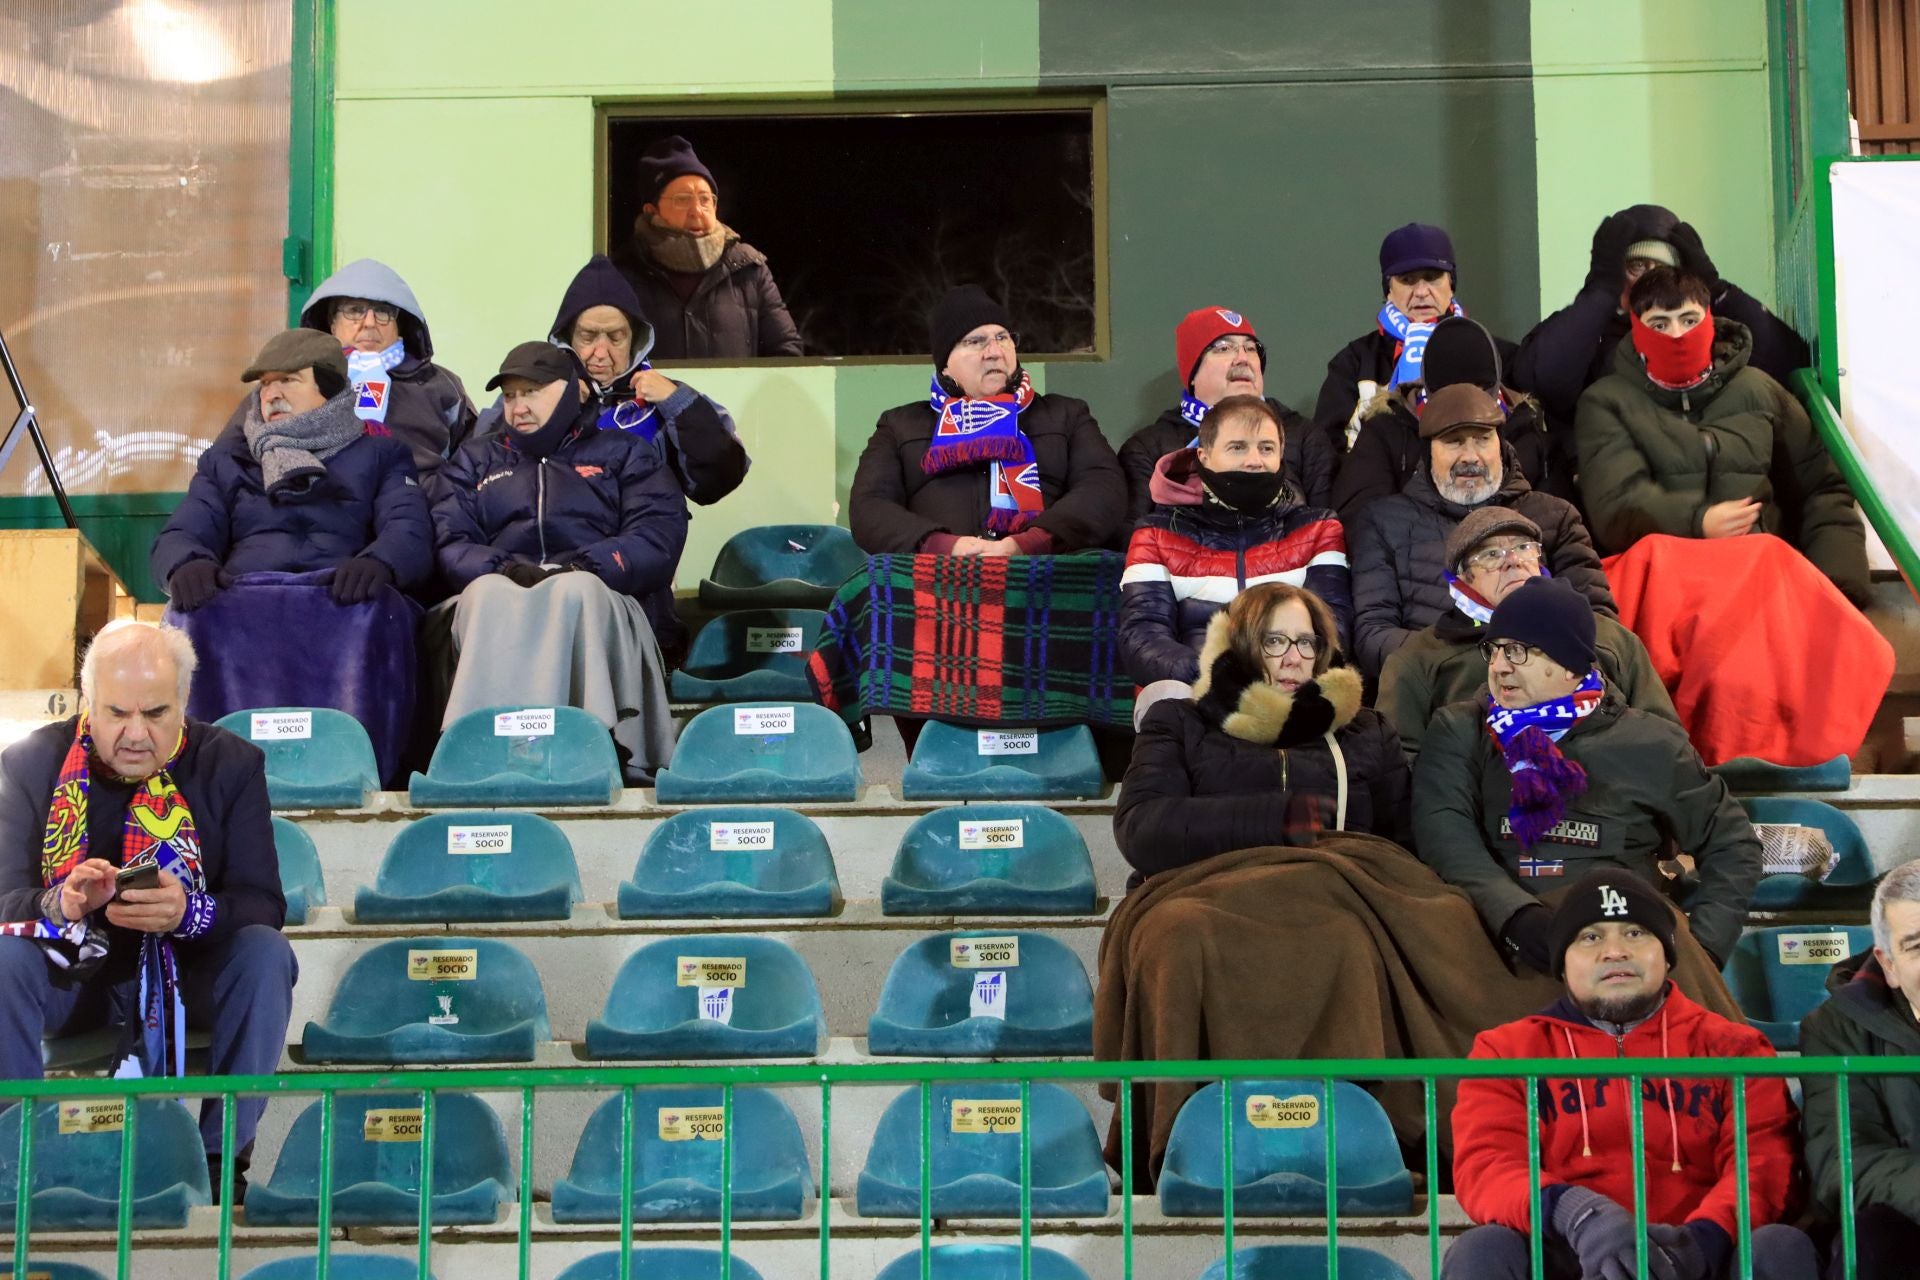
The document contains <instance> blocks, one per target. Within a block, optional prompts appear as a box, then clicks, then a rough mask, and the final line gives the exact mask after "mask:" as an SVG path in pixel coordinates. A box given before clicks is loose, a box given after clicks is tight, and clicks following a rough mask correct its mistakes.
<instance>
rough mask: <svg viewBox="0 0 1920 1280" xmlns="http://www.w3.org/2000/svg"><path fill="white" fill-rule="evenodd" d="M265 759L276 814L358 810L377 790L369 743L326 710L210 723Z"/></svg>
mask: <svg viewBox="0 0 1920 1280" xmlns="http://www.w3.org/2000/svg"><path fill="white" fill-rule="evenodd" d="M214 723H215V724H217V725H219V726H220V727H221V728H222V729H226V730H228V731H229V732H231V733H237V734H239V735H240V736H241V737H243V738H245V739H247V740H248V741H249V742H251V743H253V745H255V746H256V747H259V748H260V750H261V751H263V752H265V753H266V757H267V799H268V800H269V801H271V802H272V804H273V807H274V808H276V809H358V808H360V807H361V806H362V805H364V804H366V803H367V801H368V800H369V799H371V798H372V796H373V793H374V792H376V791H378V790H379V789H380V766H379V765H378V764H377V763H375V761H374V758H373V740H372V739H371V738H369V737H367V731H366V728H365V727H364V726H362V725H361V723H360V722H359V721H358V720H355V719H354V718H353V717H352V716H350V715H348V714H347V713H346V712H344V711H335V710H333V709H332V708H331V707H258V708H255V709H254V710H251V711H235V712H233V713H232V714H231V715H224V716H221V717H220V719H218V720H216V721H215V722H214Z"/></svg>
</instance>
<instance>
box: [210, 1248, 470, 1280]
mask: <svg viewBox="0 0 1920 1280" xmlns="http://www.w3.org/2000/svg"><path fill="white" fill-rule="evenodd" d="M319 1274H320V1261H319V1259H318V1258H316V1257H314V1256H313V1255H312V1254H303V1255H302V1256H300V1257H297V1258H276V1259H274V1260H273V1261H272V1262H263V1263H261V1264H260V1265H259V1266H257V1267H255V1268H254V1269H253V1270H251V1271H249V1272H247V1273H246V1274H245V1275H243V1276H241V1277H240V1280H315V1277H316V1276H318V1275H319ZM419 1274H420V1271H419V1266H418V1263H417V1260H416V1259H413V1258H394V1257H388V1256H386V1255H384V1254H378V1253H340V1252H335V1253H332V1254H330V1255H328V1258H327V1275H328V1276H330V1277H332V1280H414V1277H416V1276H418V1275H419ZM427 1280H433V1273H432V1272H428V1273H427Z"/></svg>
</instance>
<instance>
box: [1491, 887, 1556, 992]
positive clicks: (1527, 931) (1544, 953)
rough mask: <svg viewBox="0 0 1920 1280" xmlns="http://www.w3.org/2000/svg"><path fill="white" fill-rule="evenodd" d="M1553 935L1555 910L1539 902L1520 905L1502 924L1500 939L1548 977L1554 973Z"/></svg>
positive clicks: (1530, 966)
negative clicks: (1550, 909) (1548, 908)
mask: <svg viewBox="0 0 1920 1280" xmlns="http://www.w3.org/2000/svg"><path fill="white" fill-rule="evenodd" d="M1552 937H1553V912H1551V911H1549V910H1547V908H1546V907H1545V906H1544V905H1542V904H1541V903H1538V902H1530V903H1528V904H1527V905H1526V906H1524V907H1522V908H1520V909H1519V910H1518V911H1516V912H1514V913H1513V914H1512V915H1511V916H1509V917H1507V922H1506V923H1505V924H1503V925H1501V926H1500V941H1502V942H1504V943H1506V944H1507V949H1508V950H1509V951H1511V952H1513V954H1514V955H1516V956H1518V957H1519V958H1520V962H1521V963H1522V964H1524V965H1526V966H1527V968H1529V969H1533V970H1535V971H1536V972H1539V973H1544V974H1546V975H1548V976H1549V977H1551V976H1552V975H1553V944H1552V941H1551V939H1552Z"/></svg>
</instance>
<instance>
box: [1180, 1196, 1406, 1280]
mask: <svg viewBox="0 0 1920 1280" xmlns="http://www.w3.org/2000/svg"><path fill="white" fill-rule="evenodd" d="M1238 1207H1239V1206H1237V1205H1236V1206H1235V1208H1236V1209H1237V1208H1238ZM1338 1248H1339V1255H1340V1280H1413V1277H1411V1276H1409V1275H1408V1274H1407V1270H1406V1268H1405V1267H1403V1266H1401V1265H1400V1264H1399V1263H1397V1262H1395V1261H1394V1260H1393V1259H1391V1258H1389V1257H1387V1256H1386V1255H1384V1254H1379V1253H1375V1252H1374V1251H1373V1250H1371V1249H1363V1248H1361V1247H1359V1246H1358V1245H1350V1244H1343V1245H1340V1246H1338ZM1327 1274H1328V1272H1327V1246H1326V1245H1324V1244H1262V1245H1255V1246H1253V1247H1252V1248H1248V1249H1235V1250H1234V1251H1233V1271H1232V1273H1231V1275H1229V1273H1228V1271H1227V1260H1226V1259H1225V1258H1224V1257H1223V1258H1219V1259H1216V1260H1215V1262H1214V1263H1213V1265H1212V1266H1210V1267H1208V1268H1207V1269H1206V1270H1205V1271H1203V1272H1201V1273H1200V1280H1327Z"/></svg>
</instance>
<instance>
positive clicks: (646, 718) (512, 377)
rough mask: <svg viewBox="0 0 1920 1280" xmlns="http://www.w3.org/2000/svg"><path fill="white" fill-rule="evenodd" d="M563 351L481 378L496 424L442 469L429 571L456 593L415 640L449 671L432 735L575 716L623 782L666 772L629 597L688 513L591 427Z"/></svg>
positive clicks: (657, 671) (640, 464) (653, 664)
mask: <svg viewBox="0 0 1920 1280" xmlns="http://www.w3.org/2000/svg"><path fill="white" fill-rule="evenodd" d="M582 377H583V375H582V372H581V368H580V364H579V362H578V360H577V359H576V357H575V356H574V355H573V353H572V352H571V351H568V350H567V349H565V348H562V347H557V346H555V345H553V344H552V343H551V342H523V343H521V344H520V345H519V346H517V347H515V348H514V349H513V350H511V351H509V352H508V353H507V357H506V359H505V360H503V361H501V363H500V372H499V373H497V374H496V375H494V377H493V378H492V380H490V381H489V382H488V383H487V390H489V391H492V390H494V389H495V388H498V389H499V391H500V393H501V407H502V411H503V415H504V419H505V429H504V430H502V431H500V432H499V433H498V434H496V435H492V436H488V437H484V438H481V439H476V440H469V441H468V442H467V443H466V444H464V445H462V446H461V447H460V450H459V451H458V452H457V453H455V454H454V456H453V457H452V458H450V459H448V461H447V465H446V466H444V467H442V468H441V470H440V477H441V483H440V486H439V492H438V495H437V497H436V500H435V502H434V508H433V522H434V531H435V537H436V548H437V555H438V558H439V562H440V571H441V573H442V574H443V575H444V576H445V578H446V579H447V582H448V585H450V586H451V587H452V588H453V589H454V590H455V591H457V592H459V595H458V596H457V597H456V598H455V599H453V600H450V601H448V602H446V603H445V604H442V605H440V606H439V607H438V608H436V609H435V610H434V611H433V614H432V615H430V617H429V619H428V627H427V630H426V632H425V633H424V639H423V644H425V645H426V646H427V647H428V648H429V651H430V652H434V653H435V655H436V659H437V661H438V662H439V664H440V665H443V666H450V667H451V668H452V678H451V683H450V685H449V687H448V690H447V706H446V715H445V717H444V719H443V721H442V723H443V725H450V724H452V723H453V722H454V721H455V720H457V719H459V718H460V717H461V716H463V715H465V714H467V713H468V712H470V711H476V710H479V709H480V708H482V707H490V706H498V705H502V704H509V703H510V704H514V705H521V706H578V707H583V708H584V709H585V710H587V711H589V712H591V713H592V714H593V715H594V716H596V717H598V719H599V720H600V722H601V723H602V724H604V725H606V726H607V728H608V729H609V730H610V731H611V732H612V734H613V741H614V746H615V748H616V749H617V750H618V752H619V753H620V756H621V758H622V763H623V765H624V767H625V768H626V770H627V776H628V778H629V779H630V780H635V781H637V780H640V779H641V778H644V777H649V776H651V774H652V773H653V772H654V771H655V770H657V769H659V768H660V767H661V766H662V765H664V764H666V763H667V758H668V756H669V754H670V753H671V751H672V748H673V724H672V720H671V719H670V717H669V715H668V711H667V690H666V683H665V677H664V667H663V665H662V662H661V658H660V646H659V643H658V641H657V640H656V639H655V636H654V632H653V628H652V627H651V626H650V625H649V624H648V621H647V614H646V611H645V609H644V608H642V606H641V603H640V602H641V600H642V599H644V598H645V597H646V596H647V595H649V594H650V593H652V592H655V591H658V590H659V589H660V588H662V587H663V586H665V585H667V584H669V583H671V582H672V581H673V572H674V569H675V567H676V566H677V565H678V564H679V561H680V552H681V549H682V548H683V547H684V546H685V545H686V540H687V506H686V502H685V500H684V499H682V498H681V496H680V490H679V487H678V486H677V485H676V484H675V483H674V480H673V477H672V475H671V474H670V473H669V472H668V470H667V465H666V462H665V461H664V459H663V458H662V457H661V455H660V453H659V452H658V451H657V450H656V449H654V448H653V446H652V445H650V444H648V443H647V441H646V440H644V439H642V438H641V437H639V436H635V435H629V434H628V433H626V432H624V431H620V430H617V429H611V430H609V429H603V428H602V427H600V426H599V425H598V423H597V422H596V421H595V416H594V414H592V413H591V412H589V411H587V410H586V409H585V404H586V400H587V395H588V389H587V386H586V384H585V383H584V382H583V381H582Z"/></svg>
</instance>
